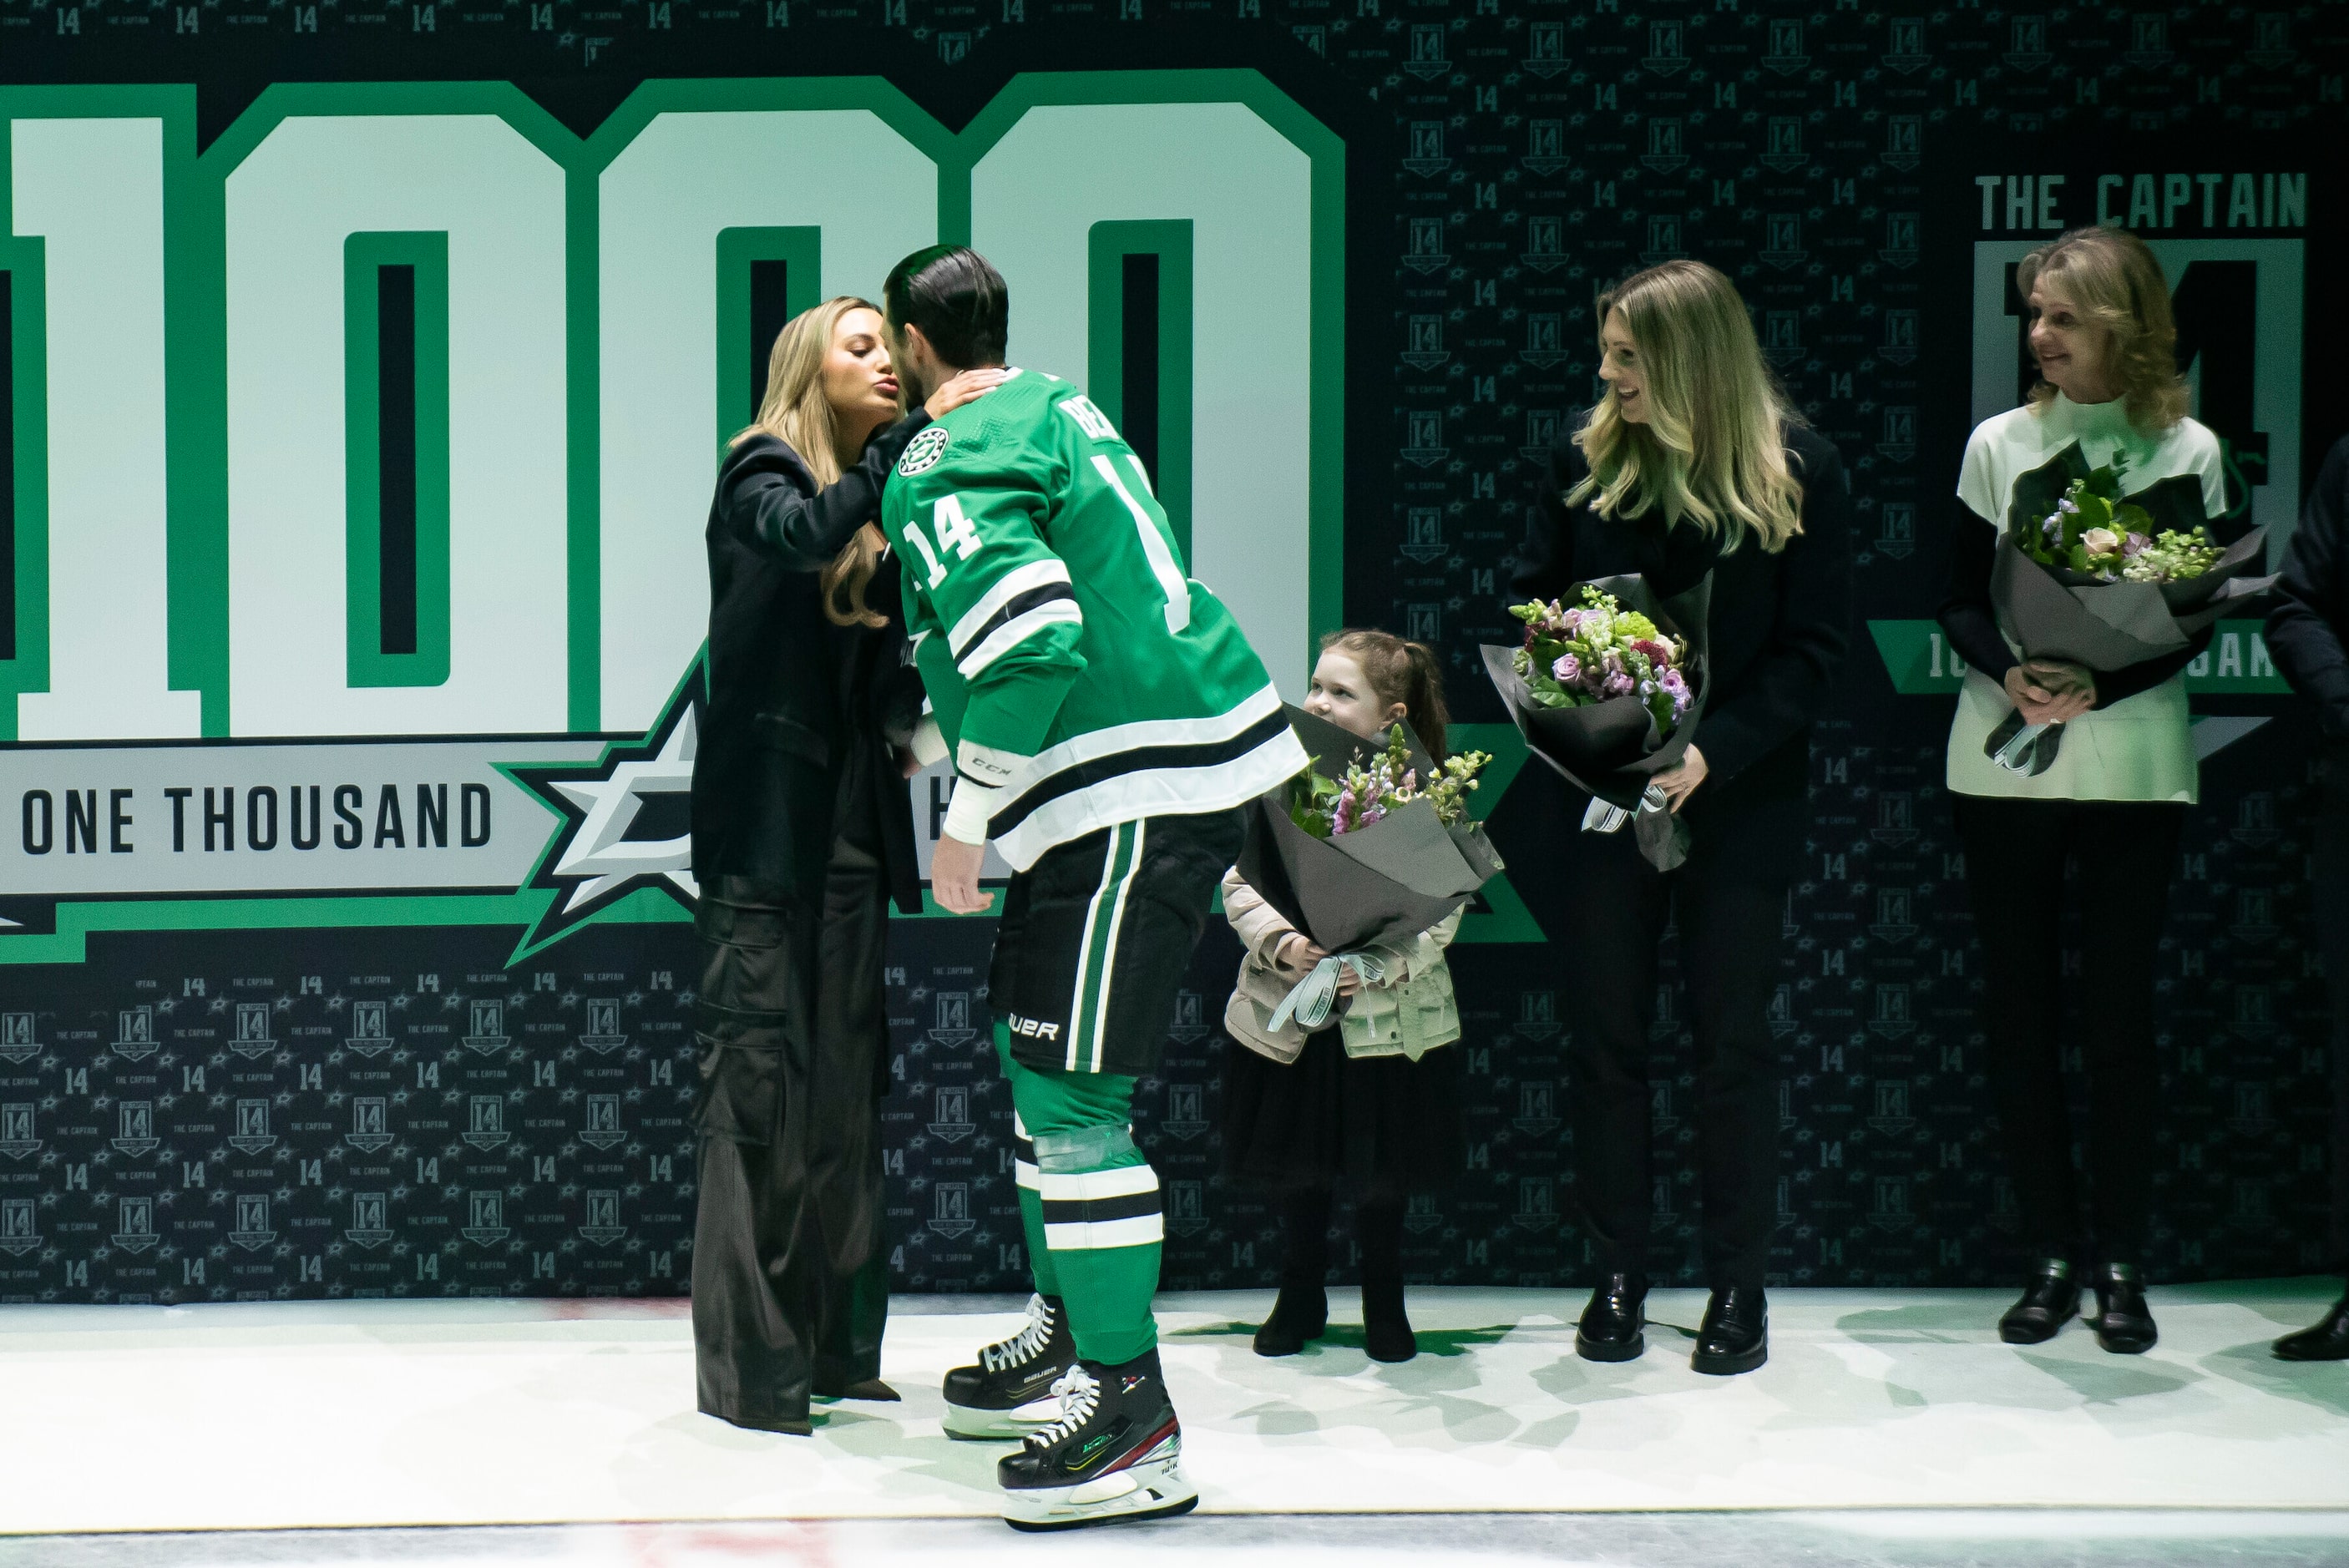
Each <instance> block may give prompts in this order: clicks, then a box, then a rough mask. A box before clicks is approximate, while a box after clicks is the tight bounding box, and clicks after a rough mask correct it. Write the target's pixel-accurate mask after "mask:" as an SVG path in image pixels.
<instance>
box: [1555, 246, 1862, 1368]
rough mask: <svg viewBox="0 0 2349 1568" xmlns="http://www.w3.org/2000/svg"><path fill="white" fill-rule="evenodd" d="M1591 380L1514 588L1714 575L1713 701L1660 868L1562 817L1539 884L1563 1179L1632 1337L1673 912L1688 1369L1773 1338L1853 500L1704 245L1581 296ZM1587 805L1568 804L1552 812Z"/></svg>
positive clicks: (1607, 1307) (1670, 779)
mask: <svg viewBox="0 0 2349 1568" xmlns="http://www.w3.org/2000/svg"><path fill="white" fill-rule="evenodd" d="M1599 323H1600V325H1599V348H1600V353H1601V356H1602V363H1601V365H1600V367H1599V377H1600V378H1601V379H1602V380H1604V381H1605V382H1606V383H1607V396H1606V397H1603V398H1602V399H1600V401H1599V406H1598V407H1596V408H1594V409H1592V410H1591V413H1590V416H1589V418H1588V420H1587V421H1586V422H1585V423H1584V425H1583V426H1582V428H1580V429H1579V430H1578V431H1576V432H1575V434H1574V436H1573V437H1572V438H1571V439H1569V440H1568V441H1567V442H1564V443H1562V444H1561V445H1560V446H1559V447H1558V448H1557V450H1556V452H1554V453H1553V454H1552V457H1551V469H1550V473H1549V476H1548V479H1547V483H1546V484H1544V486H1543V487H1542V490H1541V492H1540V496H1539V499H1538V500H1537V504H1536V505H1535V507H1534V508H1533V511H1532V512H1531V515H1530V517H1529V518H1528V520H1527V528H1526V542H1525V545H1524V546H1523V548H1522V549H1521V551H1520V552H1519V554H1518V562H1517V569H1516V578H1515V583H1514V585H1515V587H1516V593H1517V594H1518V595H1519V596H1520V597H1526V596H1532V597H1538V598H1542V599H1553V598H1556V597H1557V596H1558V595H1559V594H1560V593H1564V592H1565V591H1566V590H1567V589H1568V587H1570V586H1571V585H1573V584H1574V583H1578V582H1582V581H1585V580H1588V579H1589V578H1593V577H1604V576H1613V575H1618V574H1621V573H1633V572H1637V573H1640V574H1641V575H1643V576H1644V577H1646V578H1647V580H1648V582H1649V583H1650V584H1651V586H1652V587H1653V588H1654V589H1655V590H1656V592H1657V593H1660V594H1664V595H1671V594H1675V593H1682V592H1684V591H1685V590H1687V589H1689V588H1691V587H1692V586H1694V585H1695V584H1696V583H1697V582H1698V581H1699V580H1701V579H1702V578H1703V577H1704V576H1705V575H1706V574H1707V573H1711V574H1712V576H1713V599H1712V611H1711V627H1710V634H1711V665H1710V669H1709V672H1708V674H1709V693H1708V696H1707V699H1706V707H1705V713H1704V716H1703V717H1702V720H1701V721H1700V722H1699V724H1698V726H1697V730H1696V735H1695V743H1694V744H1693V745H1692V746H1691V747H1690V748H1688V753H1687V756H1686V758H1685V759H1684V760H1683V761H1682V763H1680V764H1679V765H1677V766H1675V767H1673V768H1672V769H1669V770H1667V771H1665V772H1663V773H1661V774H1659V775H1657V777H1656V782H1657V784H1658V785H1660V786H1661V788H1662V789H1663V790H1664V792H1665V793H1666V794H1667V795H1668V796H1669V797H1670V799H1671V805H1672V809H1673V810H1676V811H1681V812H1682V813H1683V814H1684V815H1685V816H1686V817H1687V819H1688V820H1689V824H1690V827H1691V830H1692V837H1693V848H1692V850H1691V851H1690V854H1689V857H1688V860H1687V861H1686V862H1685V863H1683V864H1682V866H1681V867H1680V868H1679V869H1678V870H1677V871H1673V872H1657V871H1655V870H1653V869H1652V868H1651V866H1650V865H1649V864H1648V862H1647V861H1645V860H1643V859H1641V858H1640V852H1639V850H1638V847H1637V846H1636V844H1635V843H1634V842H1633V840H1632V835H1631V834H1630V833H1629V832H1621V833H1613V834H1600V833H1583V832H1571V831H1569V832H1568V835H1567V843H1566V854H1565V856H1564V857H1563V862H1564V863H1562V864H1557V865H1555V866H1548V867H1545V868H1544V874H1543V877H1542V879H1541V880H1542V881H1543V882H1546V883H1547V884H1549V885H1552V886H1555V887H1558V888H1568V889H1571V890H1573V896H1572V898H1571V899H1570V900H1568V901H1565V903H1566V906H1565V907H1564V908H1563V909H1562V910H1560V911H1558V912H1557V923H1555V924H1553V926H1552V929H1551V932H1550V934H1551V935H1552V936H1553V937H1554V938H1556V939H1557V940H1558V941H1559V943H1560V944H1561V945H1562V946H1563V947H1564V948H1565V950H1566V951H1567V953H1568V954H1569V955H1570V959H1569V961H1570V962H1571V964H1572V965H1573V966H1574V968H1573V974H1572V975H1571V977H1570V983H1568V984H1567V985H1561V987H1560V989H1561V991H1562V992H1563V993H1564V995H1566V996H1567V997H1568V999H1569V1006H1570V1008H1571V1011H1572V1016H1573V1019H1574V1031H1575V1032H1574V1045H1573V1050H1572V1054H1571V1055H1570V1056H1569V1057H1568V1073H1569V1075H1570V1082H1571V1085H1572V1092H1573V1098H1574V1111H1573V1115H1574V1119H1575V1120H1574V1161H1575V1185H1576V1189H1577V1191H1578V1194H1579V1196H1580V1200H1581V1205H1582V1211H1583V1218H1584V1222H1585V1223H1586V1224H1587V1225H1588V1229H1589V1232H1590V1236H1591V1240H1592V1243H1594V1245H1595V1248H1596V1250H1597V1254H1598V1261H1599V1273H1600V1276H1601V1277H1600V1282H1599V1288H1598V1290H1597V1291H1596V1292H1594V1293H1593V1295H1591V1298H1590V1301H1589V1304H1588V1305H1587V1306H1586V1307H1585V1308H1584V1310H1583V1314H1582V1318H1581V1323H1580V1326H1579V1328H1578V1331H1577V1333H1576V1336H1575V1347H1576V1349H1577V1350H1578V1352H1579V1353H1580V1354H1581V1355H1583V1356H1584V1357H1588V1358H1589V1359H1591V1360H1595V1361H1623V1360H1629V1359H1630V1358H1631V1357H1635V1356H1638V1355H1639V1354H1640V1351H1641V1349H1642V1348H1643V1347H1644V1338H1643V1336H1642V1326H1643V1325H1644V1323H1645V1321H1646V1318H1645V1307H1644V1303H1645V1301H1646V1297H1647V1290H1648V1275H1647V1265H1648V1232H1649V1226H1650V1223H1651V1211H1652V1202H1653V1193H1654V1191H1655V1180H1654V1178H1653V1175H1652V1173H1651V1169H1650V1151H1651V1149H1652V1148H1653V1147H1654V1143H1653V1139H1652V1136H1651V1125H1650V1122H1649V1108H1650V1105H1651V1090H1650V1085H1649V1070H1648V1040H1649V1024H1650V1022H1651V1018H1652V1016H1653V1015H1654V1011H1655V1006H1656V947H1657V944H1658V943H1659V942H1660V941H1661V939H1662V936H1663V933H1664V927H1665V924H1666V923H1667V922H1668V921H1669V920H1671V918H1672V917H1673V915H1674V913H1677V915H1678V919H1679V925H1680V963H1681V973H1682V975H1683V976H1684V977H1685V980H1686V984H1687V986H1688V997H1689V1001H1688V1013H1687V1016H1688V1020H1689V1025H1690V1027H1691V1029H1692V1032H1693V1033H1694V1035H1695V1037H1696V1048H1697V1062H1696V1084H1697V1087H1696V1106H1695V1121H1696V1130H1697V1133H1698V1139H1699V1143H1698V1154H1699V1167H1700V1172H1701V1176H1702V1181H1701V1185H1700V1188H1699V1191H1700V1193H1701V1199H1702V1253H1703V1261H1704V1269H1705V1274H1706V1275H1707V1283H1708V1284H1710V1285H1711V1286H1712V1289H1713V1299H1712V1302H1711V1304H1710V1305H1708V1306H1707V1307H1706V1308H1705V1314H1704V1321H1703V1324H1702V1327H1701V1328H1700V1330H1699V1333H1698V1336H1697V1344H1696V1350H1695V1354H1694V1356H1693V1357H1692V1363H1691V1364H1692V1367H1694V1368H1695V1369H1696V1370H1697V1371H1699V1372H1709V1373H1717V1374H1727V1373H1737V1372H1748V1371H1751V1370H1753V1369H1754V1367H1759V1366H1761V1365H1762V1363H1763V1361H1764V1359H1765V1358H1766V1357H1767V1355H1768V1314H1767V1307H1766V1305H1765V1303H1764V1297H1763V1285H1764V1273H1765V1271H1766V1269H1767V1267H1768V1263H1769V1252H1770V1234H1771V1232H1772V1231H1773V1230H1774V1229H1775V1225H1776V1222H1777V1221H1776V1216H1777V1174H1778V1088H1777V1086H1778V1079H1779V1076H1780V1074H1779V1058H1778V1047H1777V1045H1776V1042H1775V1040H1774V1038H1773V1037H1772V1036H1771V1033H1770V1028H1769V1024H1768V1011H1769V1005H1770V1001H1771V998H1772V996H1773V995H1775V992H1776V989H1777V986H1778V982H1779V978H1780V953H1779V948H1780V943H1781V928H1782V921H1783V917H1784V912H1785V901H1786V889H1787V885H1788V883H1789V882H1792V881H1793V879H1794V878H1795V875H1796V874H1797V873H1798V872H1799V871H1800V870H1801V865H1802V860H1801V857H1802V852H1803V836H1804V830H1805V827H1806V824H1807V822H1808V820H1809V815H1810V812H1809V806H1808V801H1807V792H1808V787H1809V781H1810V726H1811V721H1812V719H1813V718H1814V717H1816V716H1817V714H1818V712H1819V709H1820V708H1821V707H1822V706H1823V705H1824V704H1825V702H1826V696H1827V691H1828V687H1829V685H1830V683H1831V682H1832V680H1833V678H1834V676H1835V673H1836V669H1837V665H1840V664H1841V662H1842V660H1843V655H1844V649H1845V645H1846V642H1847V638H1848V635H1849V632H1848V622H1849V618H1850V603H1851V554H1850V544H1849V535H1850V521H1851V518H1850V514H1851V500H1850V495H1849V493H1848V491H1847V488H1846V486H1845V482H1844V471H1843V463H1842V460H1841V459H1838V458H1837V455H1836V451H1835V449H1834V448H1833V447H1832V446H1830V445H1828V444H1827V442H1826V440H1825V439H1824V438H1821V437H1820V436H1819V435H1817V434H1816V432H1815V431H1813V430H1811V429H1810V428H1808V427H1807V426H1806V425H1805V424H1804V423H1803V421H1802V418H1801V416H1799V415H1798V414H1796V413H1795V412H1794V410H1793V409H1792V408H1790V407H1788V406H1787V405H1786V403H1785V399H1784V397H1781V395H1780V394H1779V392H1778V389H1777V387H1776V386H1775V384H1774V382H1773V381H1772V379H1771V377H1770V372H1769V368H1768V366H1765V365H1764V362H1763V359H1762V353H1761V349H1760V346H1758V345H1757V344H1756V343H1755V341H1754V326H1753V323H1752V321H1751V320H1750V319H1749V318H1748V316H1747V315H1746V311H1745V304H1744V301H1743V300H1742V299H1740V298H1739V297H1738V294H1737V289H1736V287H1735V285H1734V284H1732V283H1731V282H1730V281H1729V279H1728V278H1726V277H1724V276H1723V275H1722V274H1721V273H1718V272H1716V271H1714V270H1713V268H1711V267H1708V266H1705V265H1703V264H1702V263H1697V262H1667V263H1664V264H1662V265H1661V266H1658V267H1651V268H1650V269H1648V270H1647V271H1646V272H1643V273H1636V274H1634V275H1633V276H1632V277H1630V279H1628V280H1626V281H1625V282H1624V283H1623V284H1621V285H1619V287H1617V288H1616V289H1614V290H1613V291H1611V292H1610V293H1609V294H1605V295H1602V296H1601V298H1600V301H1599ZM1583 807H1584V801H1583V800H1582V799H1579V798H1577V799H1574V800H1573V801H1572V802H1571V808H1570V810H1571V813H1572V814H1571V816H1569V818H1568V821H1569V822H1572V821H1578V820H1580V817H1581V813H1582V810H1583Z"/></svg>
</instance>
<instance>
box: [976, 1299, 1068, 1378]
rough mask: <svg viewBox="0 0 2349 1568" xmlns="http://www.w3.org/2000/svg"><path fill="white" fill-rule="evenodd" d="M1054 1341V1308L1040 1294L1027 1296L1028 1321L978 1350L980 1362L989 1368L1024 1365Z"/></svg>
mask: <svg viewBox="0 0 2349 1568" xmlns="http://www.w3.org/2000/svg"><path fill="white" fill-rule="evenodd" d="M1051 1342H1052V1309H1051V1307H1050V1305H1048V1304H1047V1303H1046V1302H1045V1300H1044V1298H1043V1297H1042V1296H1040V1295H1031V1296H1030V1297H1029V1298H1028V1322H1027V1324H1026V1325H1025V1326H1023V1327H1022V1328H1021V1329H1020V1330H1019V1333H1017V1334H1015V1335H1013V1336H1011V1337H1010V1338H1009V1339H999V1340H997V1341H996V1342H995V1343H994V1344H992V1345H990V1346H988V1347H987V1348H986V1349H984V1350H982V1351H980V1352H979V1353H978V1364H979V1366H981V1367H984V1368H986V1369H987V1370H988V1371H989V1372H1000V1371H1002V1370H1003V1369H1004V1368H1006V1367H1021V1366H1025V1365H1026V1364H1027V1363H1029V1362H1030V1361H1033V1360H1035V1359H1036V1357H1039V1356H1040V1355H1042V1354H1043V1352H1044V1346H1047V1345H1050V1343H1051Z"/></svg>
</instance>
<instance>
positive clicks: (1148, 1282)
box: [998, 1037, 1165, 1366]
mask: <svg viewBox="0 0 2349 1568" xmlns="http://www.w3.org/2000/svg"><path fill="white" fill-rule="evenodd" d="M998 1044H999V1051H1000V1053H1001V1055H1002V1058H1003V1070H1004V1074H1005V1076H1006V1077H1007V1078H1009V1079H1010V1080H1011V1104H1012V1109H1013V1111H1014V1113H1015V1114H1016V1115H1017V1116H1018V1117H1019V1125H1020V1127H1021V1128H1022V1129H1024V1130H1025V1131H1026V1134H1027V1137H1028V1139H1029V1140H1030V1141H1031V1142H1032V1143H1033V1144H1034V1147H1035V1150H1036V1202H1035V1211H1034V1212H1035V1214H1036V1218H1035V1220H1034V1221H1032V1222H1030V1232H1029V1234H1030V1248H1031V1251H1033V1252H1034V1255H1035V1256H1036V1258H1037V1259H1038V1264H1037V1278H1038V1281H1039V1282H1041V1281H1042V1280H1043V1279H1044V1278H1045V1277H1046V1271H1047V1269H1048V1268H1049V1270H1050V1274H1051V1275H1052V1276H1053V1277H1054V1278H1055V1280H1056V1281H1057V1283H1058V1284H1059V1285H1060V1291H1059V1295H1060V1296H1061V1302H1062V1303H1063V1304H1064V1305H1066V1307H1067V1309H1068V1314H1069V1328H1070V1332H1071V1334H1072V1335H1073V1336H1075V1338H1076V1342H1077V1354H1078V1355H1080V1356H1081V1357H1084V1358H1085V1359H1087V1360H1089V1361H1100V1362H1104V1363H1107V1364H1109V1365H1111V1366H1117V1365H1119V1364H1122V1363H1123V1362H1127V1361H1131V1360H1133V1358H1134V1357H1137V1356H1140V1355H1142V1354H1143V1352H1144V1351H1147V1350H1149V1349H1150V1348H1151V1347H1152V1346H1155V1345H1156V1344H1157V1343H1158V1326H1157V1324H1156V1323H1155V1322H1154V1321H1153V1320H1152V1318H1151V1315H1150V1300H1151V1297H1152V1296H1154V1295H1156V1294H1157V1292H1158V1261H1159V1253H1160V1250H1161V1242H1162V1240H1163V1238H1164V1233H1165V1222H1164V1213H1163V1212H1162V1209H1161V1206H1160V1202H1159V1196H1158V1175H1157V1172H1155V1171H1153V1170H1151V1168H1150V1163H1149V1161H1146V1160H1144V1159H1143V1156H1142V1150H1139V1149H1137V1148H1135V1147H1134V1144H1133V1131H1132V1130H1131V1128H1130V1127H1129V1125H1128V1122H1129V1120H1130V1119H1131V1117H1132V1116H1133V1086H1134V1080H1133V1078H1127V1077H1123V1076H1122V1075H1119V1074H1114V1073H1071V1072H1061V1071H1044V1072H1040V1071H1038V1070H1036V1069H1035V1068H1029V1067H1025V1066H1022V1065H1021V1064H1019V1062H1016V1061H1013V1060H1012V1059H1011V1056H1010V1049H1009V1038H1008V1037H999V1041H998ZM1029 1202H1030V1200H1029V1194H1028V1191H1027V1190H1026V1189H1024V1188H1023V1189H1022V1191H1021V1192H1020V1213H1021V1217H1022V1218H1023V1220H1024V1219H1026V1218H1027V1216H1028V1214H1029V1213H1030V1208H1029ZM1038 1232H1041V1239H1042V1242H1043V1246H1042V1247H1041V1248H1040V1249H1037V1248H1035V1245H1034V1243H1035V1239H1036V1236H1037V1233H1038ZM1037 1288H1038V1289H1039V1290H1043V1289H1044V1286H1043V1284H1041V1283H1039V1284H1038V1286H1037ZM1047 1294H1050V1292H1047Z"/></svg>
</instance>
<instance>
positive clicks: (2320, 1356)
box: [2275, 1295, 2349, 1361]
mask: <svg viewBox="0 0 2349 1568" xmlns="http://www.w3.org/2000/svg"><path fill="white" fill-rule="evenodd" d="M2275 1353H2276V1359H2277V1360H2279V1361H2349V1295H2344V1296H2343V1297H2342V1298H2341V1299H2340V1300H2339V1301H2336V1302H2334V1303H2333V1310H2332V1311H2331V1312H2328V1313H2326V1314H2325V1315H2324V1316H2323V1319H2322V1320H2321V1321H2319V1322H2318V1324H2317V1325H2316V1326H2315V1327H2313V1328H2303V1329H2302V1330H2301V1331H2300V1332H2299V1333H2298V1334H2287V1335H2285V1336H2283V1337H2282V1339H2279V1340H2277V1341H2276V1342H2275Z"/></svg>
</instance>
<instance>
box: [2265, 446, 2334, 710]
mask: <svg viewBox="0 0 2349 1568" xmlns="http://www.w3.org/2000/svg"><path fill="white" fill-rule="evenodd" d="M2268 651H2269V652H2270V653H2271V654H2273V655H2275V662H2276V667H2277V668H2278V669H2280V670H2282V672H2283V678H2284V679H2286V680H2288V681H2290V682H2291V683H2292V690H2294V691H2296V692H2298V693H2299V694H2300V695H2301V696H2304V697H2306V698H2307V699H2308V700H2309V701H2310V702H2312V703H2313V704H2315V705H2316V717H2317V721H2318V722H2319V723H2320V724H2322V725H2323V727H2324V737H2325V739H2326V740H2327V741H2328V742H2330V743H2332V744H2333V746H2334V747H2335V748H2338V747H2340V746H2341V745H2342V744H2343V743H2344V742H2349V436H2344V437H2343V438H2341V439H2340V440H2339V441H2337V442H2335V443H2334V444H2333V450H2332V451H2330V452H2328V453H2327V454H2325V459H2324V467H2323V469H2322V470H2320V471H2319V472H2318V474H2317V476H2316V488H2315V489H2314V490H2310V491H2309V492H2308V500H2307V503H2306V504H2305V505H2304V506H2303V507H2302V510H2301V514H2300V527H2299V529H2298V530H2297V531H2294V532H2293V534H2292V548H2291V549H2289V550H2287V551H2285V552H2284V557H2283V573H2282V576H2280V577H2279V578H2278V579H2277V580H2276V607H2275V609H2274V611H2273V612H2272V613H2271V614H2269V616H2268Z"/></svg>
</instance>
